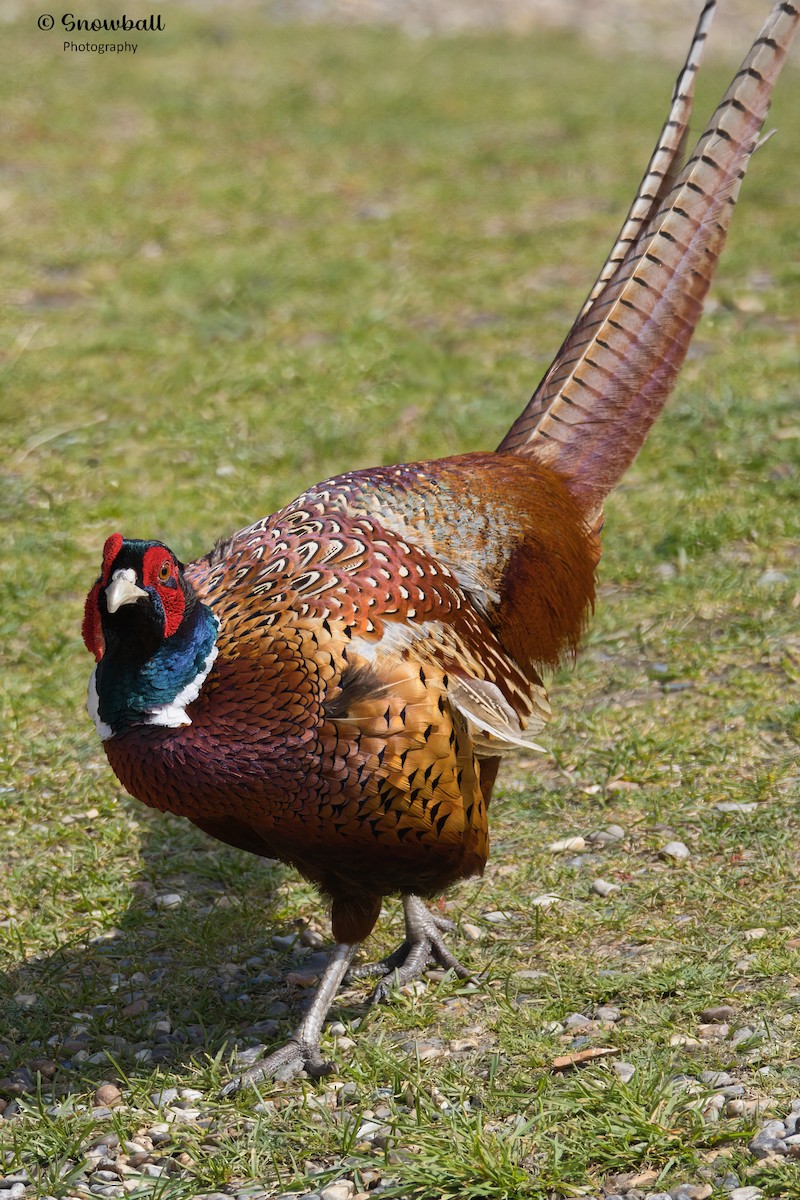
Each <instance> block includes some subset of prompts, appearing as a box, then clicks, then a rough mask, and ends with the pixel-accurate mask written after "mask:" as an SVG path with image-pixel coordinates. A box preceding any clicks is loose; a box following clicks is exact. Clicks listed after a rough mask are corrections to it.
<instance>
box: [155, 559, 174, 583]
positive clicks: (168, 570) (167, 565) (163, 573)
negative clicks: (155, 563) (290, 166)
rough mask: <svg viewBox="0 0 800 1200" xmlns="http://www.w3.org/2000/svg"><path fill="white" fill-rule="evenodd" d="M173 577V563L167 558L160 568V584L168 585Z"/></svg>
mask: <svg viewBox="0 0 800 1200" xmlns="http://www.w3.org/2000/svg"><path fill="white" fill-rule="evenodd" d="M171 575H172V563H171V562H170V561H169V559H168V558H165V559H164V561H163V563H162V564H161V566H160V567H159V568H158V580H159V583H166V582H167V580H168V579H169V578H170V576H171Z"/></svg>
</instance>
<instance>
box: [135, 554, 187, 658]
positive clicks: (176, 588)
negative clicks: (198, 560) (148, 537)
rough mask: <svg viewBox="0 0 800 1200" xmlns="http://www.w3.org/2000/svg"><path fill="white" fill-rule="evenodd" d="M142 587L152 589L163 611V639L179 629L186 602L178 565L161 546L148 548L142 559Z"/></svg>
mask: <svg viewBox="0 0 800 1200" xmlns="http://www.w3.org/2000/svg"><path fill="white" fill-rule="evenodd" d="M142 586H143V587H145V588H152V589H153V591H154V592H155V593H156V594H157V596H158V598H159V600H160V601H161V604H162V607H163V609H164V637H165V638H168V637H172V635H173V633H176V632H177V630H178V629H179V628H180V625H181V622H182V621H183V617H184V613H185V611H186V600H185V598H184V594H183V589H182V588H181V586H180V583H179V581H178V564H177V563H176V561H175V559H174V558H173V556H172V555H171V554H170V552H169V551H168V550H165V549H164V547H163V546H150V548H149V549H148V550H146V551H145V553H144V558H143V559H142Z"/></svg>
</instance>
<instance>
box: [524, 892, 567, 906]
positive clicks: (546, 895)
mask: <svg viewBox="0 0 800 1200" xmlns="http://www.w3.org/2000/svg"><path fill="white" fill-rule="evenodd" d="M562 903H563V901H562V899H561V897H560V896H556V894H555V892H543V893H542V895H541V896H534V898H533V899H532V900H531V904H532V905H533V907H534V908H555V906H556V905H558V904H562Z"/></svg>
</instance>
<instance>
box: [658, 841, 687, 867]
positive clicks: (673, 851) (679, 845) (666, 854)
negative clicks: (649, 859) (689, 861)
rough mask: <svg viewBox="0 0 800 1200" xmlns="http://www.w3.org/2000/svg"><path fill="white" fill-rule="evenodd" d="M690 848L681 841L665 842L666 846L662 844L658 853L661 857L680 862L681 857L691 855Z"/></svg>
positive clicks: (684, 857)
mask: <svg viewBox="0 0 800 1200" xmlns="http://www.w3.org/2000/svg"><path fill="white" fill-rule="evenodd" d="M691 853H692V852H691V850H690V849H689V847H688V846H686V845H684V843H683V842H667V844H666V846H662V848H661V850H659V854H660V855H661V857H662V858H671V859H673V861H674V862H681V861H682V860H683V859H686V858H690V857H691Z"/></svg>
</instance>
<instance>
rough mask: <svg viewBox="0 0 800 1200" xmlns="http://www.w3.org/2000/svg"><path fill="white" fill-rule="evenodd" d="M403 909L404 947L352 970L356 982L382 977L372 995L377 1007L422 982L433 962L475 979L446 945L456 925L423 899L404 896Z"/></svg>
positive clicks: (464, 977) (457, 973)
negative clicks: (393, 994) (407, 986)
mask: <svg viewBox="0 0 800 1200" xmlns="http://www.w3.org/2000/svg"><path fill="white" fill-rule="evenodd" d="M403 909H404V912H405V918H406V936H405V940H404V941H403V943H402V944H401V945H400V946H398V947H397V949H396V950H394V951H393V952H392V953H391V954H389V955H388V956H387V957H386V958H384V959H381V961H380V962H377V963H368V964H366V965H365V966H360V967H353V968H351V970H350V974H351V976H352V977H353V978H356V979H359V978H360V979H365V978H371V977H373V976H375V975H379V976H381V981H380V983H379V984H378V985H377V987H376V988H375V991H374V992H373V994H372V1002H373V1003H374V1004H378V1003H380V1002H381V1001H383V1000H386V999H387V997H388V996H389V993H390V991H391V989H392V988H393V987H402V986H403V985H404V984H406V983H410V981H411V980H412V979H419V977H420V975H421V974H422V972H423V971H424V970H425V968H426V967H427V965H428V963H429V962H431V961H433V962H435V963H438V965H439V966H440V967H444V968H445V969H446V970H448V971H454V972H455V974H456V975H458V976H459V978H460V979H474V976H473V974H472V972H471V971H468V970H467V968H466V967H465V966H463V965H462V964H461V963H460V962H459V960H458V959H457V958H456V956H455V955H454V954H452V953H451V951H450V950H448V948H447V945H446V944H445V940H444V937H443V936H442V935H443V934H444V933H449V932H452V930H453V929H454V928H455V926H454V925H453V922H452V921H448V920H446V918H444V917H437V916H436V915H435V914H434V913H432V912H431V911H430V909H429V908H428V907H427V906H426V905H425V904H423V902H422V900H421V899H420V898H419V896H404V897H403Z"/></svg>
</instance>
